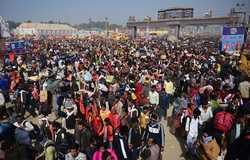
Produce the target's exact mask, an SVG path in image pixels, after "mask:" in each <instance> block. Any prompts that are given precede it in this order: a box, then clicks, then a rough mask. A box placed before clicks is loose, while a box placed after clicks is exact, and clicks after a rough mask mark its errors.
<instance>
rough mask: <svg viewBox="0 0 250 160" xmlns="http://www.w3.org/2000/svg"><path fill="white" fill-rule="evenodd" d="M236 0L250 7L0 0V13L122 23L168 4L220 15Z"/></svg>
mask: <svg viewBox="0 0 250 160" xmlns="http://www.w3.org/2000/svg"><path fill="white" fill-rule="evenodd" d="M237 3H241V4H242V3H245V9H246V10H250V0H0V16H3V17H4V18H5V19H7V20H14V21H18V22H22V21H26V20H31V21H34V22H40V21H49V20H53V21H61V22H69V23H72V24H79V23H82V22H88V19H89V18H91V19H92V20H94V21H97V20H100V21H101V20H104V19H105V17H108V20H109V21H110V22H112V23H117V24H125V23H126V22H127V20H128V16H135V17H136V18H137V19H143V18H144V17H145V16H151V17H153V18H156V17H157V11H158V10H159V9H165V8H170V7H193V8H194V12H195V16H202V15H203V13H204V12H206V11H207V10H208V9H211V10H212V11H213V14H214V15H216V16H223V15H227V14H228V13H229V11H230V9H231V8H232V7H234V6H236V4H237Z"/></svg>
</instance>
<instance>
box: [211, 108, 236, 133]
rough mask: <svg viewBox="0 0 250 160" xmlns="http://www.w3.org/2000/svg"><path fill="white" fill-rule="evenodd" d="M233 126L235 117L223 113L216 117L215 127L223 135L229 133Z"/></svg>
mask: <svg viewBox="0 0 250 160" xmlns="http://www.w3.org/2000/svg"><path fill="white" fill-rule="evenodd" d="M232 126H233V115H232V114H231V113H228V112H225V111H222V112H219V113H217V114H216V115H215V118H214V127H215V128H216V129H218V130H220V131H221V132H223V133H227V132H228V131H229V130H230V129H231V128H232Z"/></svg>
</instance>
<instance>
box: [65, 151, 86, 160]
mask: <svg viewBox="0 0 250 160" xmlns="http://www.w3.org/2000/svg"><path fill="white" fill-rule="evenodd" d="M65 160H87V157H86V155H85V154H83V153H81V152H79V153H78V155H77V157H75V158H74V157H73V156H72V155H71V154H70V153H68V154H66V156H65Z"/></svg>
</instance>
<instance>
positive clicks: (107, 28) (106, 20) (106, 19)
mask: <svg viewBox="0 0 250 160" xmlns="http://www.w3.org/2000/svg"><path fill="white" fill-rule="evenodd" d="M105 22H106V33H107V37H108V36H109V24H108V17H105Z"/></svg>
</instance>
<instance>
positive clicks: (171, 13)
mask: <svg viewBox="0 0 250 160" xmlns="http://www.w3.org/2000/svg"><path fill="white" fill-rule="evenodd" d="M192 17H194V9H193V8H169V9H163V10H159V11H158V20H161V19H172V18H192Z"/></svg>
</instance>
